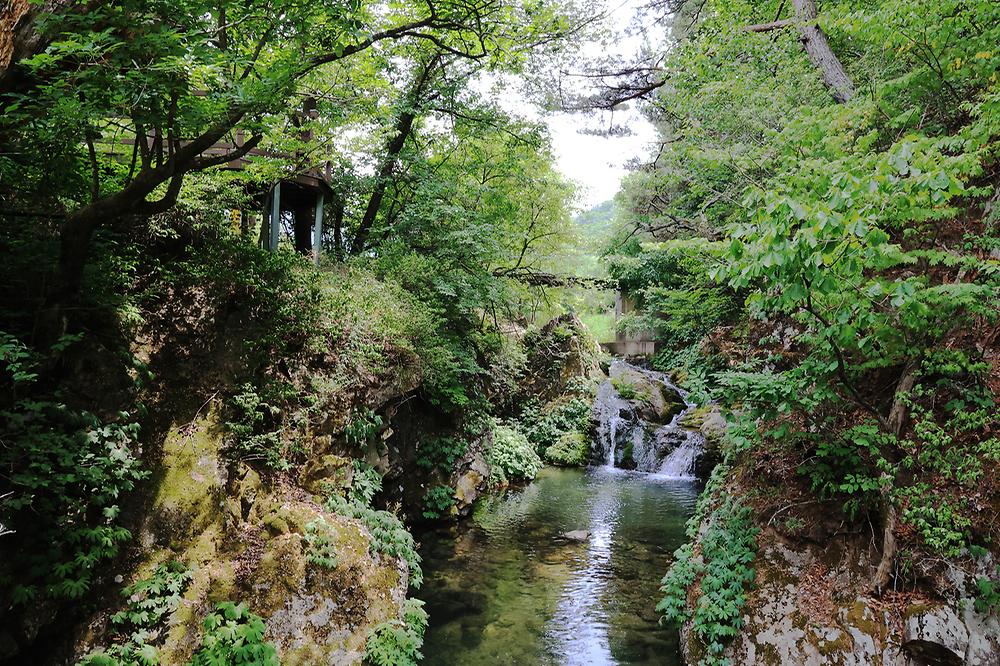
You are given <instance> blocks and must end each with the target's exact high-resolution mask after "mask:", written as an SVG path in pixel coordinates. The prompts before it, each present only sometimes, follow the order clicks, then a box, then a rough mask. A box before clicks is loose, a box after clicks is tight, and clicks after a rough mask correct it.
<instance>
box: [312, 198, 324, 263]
mask: <svg viewBox="0 0 1000 666" xmlns="http://www.w3.org/2000/svg"><path fill="white" fill-rule="evenodd" d="M322 249H323V190H320V191H319V192H318V193H317V194H316V223H315V225H314V226H313V261H315V262H316V265H317V266H318V265H319V253H320V250H322Z"/></svg>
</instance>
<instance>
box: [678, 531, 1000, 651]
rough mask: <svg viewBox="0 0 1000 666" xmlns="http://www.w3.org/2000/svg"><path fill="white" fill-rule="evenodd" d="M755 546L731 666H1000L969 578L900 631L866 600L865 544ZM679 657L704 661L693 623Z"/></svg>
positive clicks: (995, 630)
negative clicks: (750, 580) (751, 578)
mask: <svg viewBox="0 0 1000 666" xmlns="http://www.w3.org/2000/svg"><path fill="white" fill-rule="evenodd" d="M704 529H705V526H704V525H703V526H702V533H703V532H704ZM758 544H759V546H760V549H759V552H758V555H757V559H756V561H755V562H754V569H755V571H756V580H755V582H754V587H753V590H752V591H751V592H750V593H749V594H748V596H747V602H746V606H745V607H744V609H743V618H742V619H743V628H742V630H741V631H740V633H739V634H738V635H737V636H736V637H735V638H734V639H733V641H732V642H731V643H730V644H729V645H728V646H727V648H726V650H725V654H724V656H725V657H726V658H728V659H729V660H730V662H731V663H734V664H757V665H758V666H826V665H828V664H836V665H838V666H868V665H869V664H881V665H882V666H1000V623H998V621H997V618H995V617H992V616H989V615H984V614H982V613H979V612H977V611H976V610H975V604H974V600H973V598H972V596H971V595H972V594H973V591H972V585H971V583H970V581H971V580H972V579H971V578H969V580H962V581H958V584H957V585H956V586H955V589H954V594H953V596H951V597H950V598H949V599H946V600H941V601H936V602H933V603H929V602H925V603H921V604H912V605H911V606H910V607H909V608H907V609H906V611H905V613H904V619H903V622H902V626H900V622H899V617H898V615H895V614H894V612H893V611H892V610H891V609H890V607H888V606H887V605H886V604H885V603H884V601H883V600H879V599H877V598H874V597H872V596H869V589H870V575H871V571H872V570H873V569H874V566H875V563H876V561H875V560H874V559H873V557H872V556H871V553H869V551H868V549H867V548H866V544H864V543H862V540H859V539H858V538H856V537H855V536H852V535H846V534H841V535H837V536H835V537H833V538H827V539H825V540H824V541H823V542H813V541H812V540H809V541H808V542H802V541H799V540H795V541H793V540H790V539H787V538H785V537H784V536H783V535H782V534H780V533H779V532H778V531H777V530H776V529H774V528H768V529H765V530H764V532H763V533H762V534H761V535H760V536H759V537H758ZM897 612H898V611H897ZM682 651H683V653H684V658H685V660H686V662H687V663H689V664H696V663H698V662H699V659H701V657H702V656H703V648H702V647H701V646H700V644H699V643H698V641H697V640H696V639H695V636H694V633H693V631H692V627H691V624H690V622H689V623H687V624H686V625H685V626H684V627H683V628H682Z"/></svg>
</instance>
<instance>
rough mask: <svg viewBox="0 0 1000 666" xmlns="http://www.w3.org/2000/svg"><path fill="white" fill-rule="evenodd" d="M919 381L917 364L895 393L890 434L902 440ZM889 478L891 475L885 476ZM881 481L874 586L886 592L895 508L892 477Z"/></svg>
mask: <svg viewBox="0 0 1000 666" xmlns="http://www.w3.org/2000/svg"><path fill="white" fill-rule="evenodd" d="M916 381H917V371H916V367H915V366H914V365H908V366H907V367H906V368H905V369H904V370H903V375H902V377H900V379H899V383H898V384H896V392H895V394H894V396H893V401H892V408H891V409H890V410H889V417H888V418H887V419H886V423H887V425H888V428H889V432H890V433H891V434H892V435H893V436H895V437H897V438H898V437H899V436H900V435H901V434H902V432H903V428H904V427H905V426H906V419H907V417H908V416H909V409H908V408H907V406H906V402H905V398H906V396H907V394H909V392H910V391H912V390H913V385H914V384H915V383H916ZM891 462H894V461H891ZM886 477H888V475H886ZM886 477H884V478H883V479H882V487H881V489H880V490H879V515H880V518H881V521H882V557H881V559H880V560H879V563H878V567H876V569H875V577H874V579H873V581H872V587H873V588H874V589H875V591H876V592H883V591H884V590H886V589H887V588H888V585H889V582H890V581H891V580H892V570H893V567H894V566H895V563H896V522H897V519H898V516H897V515H896V505H895V504H894V503H893V501H892V486H891V485H890V482H891V481H892V479H891V478H886Z"/></svg>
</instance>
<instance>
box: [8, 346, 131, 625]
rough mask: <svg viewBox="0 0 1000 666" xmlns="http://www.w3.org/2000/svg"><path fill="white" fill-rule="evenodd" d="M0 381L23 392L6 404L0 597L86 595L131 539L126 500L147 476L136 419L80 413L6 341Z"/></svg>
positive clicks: (24, 350)
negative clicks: (41, 382)
mask: <svg viewBox="0 0 1000 666" xmlns="http://www.w3.org/2000/svg"><path fill="white" fill-rule="evenodd" d="M0 354H2V356H0V368H2V369H3V374H2V375H0V382H2V383H4V384H8V383H9V387H8V388H10V389H11V391H12V392H13V393H15V394H19V395H21V396H24V397H22V398H20V399H15V400H14V401H13V402H12V403H9V404H7V405H6V406H5V405H4V403H2V402H0V421H2V423H3V425H2V426H0V429H2V430H0V432H2V435H0V437H2V440H3V442H4V445H3V446H2V447H0V478H2V479H3V480H4V482H5V483H4V485H5V488H6V492H5V493H0V495H2V497H0V525H2V526H3V527H2V528H0V531H4V532H7V533H6V534H5V535H4V536H3V539H4V542H5V548H6V552H7V553H8V555H7V556H6V557H4V558H2V560H0V588H2V590H3V592H0V598H2V599H3V600H4V602H5V603H6V604H9V605H12V606H17V607H25V606H27V605H31V604H37V603H41V602H42V600H43V599H53V600H67V599H79V598H81V597H83V596H84V595H85V594H86V593H87V592H88V591H89V590H91V588H92V587H93V586H94V584H95V582H96V579H97V578H98V576H99V575H100V574H101V572H102V570H103V567H104V566H105V565H106V564H107V562H109V561H110V560H111V559H113V558H114V557H115V556H116V555H118V553H119V551H120V549H121V547H122V545H123V544H124V543H125V542H127V541H128V540H129V539H130V538H131V534H130V533H129V531H128V530H127V529H126V528H125V527H124V526H123V525H122V523H121V519H120V515H121V510H122V501H123V499H124V496H125V495H127V494H128V493H129V492H131V491H132V490H133V489H134V488H135V487H136V485H137V484H138V483H140V482H141V481H142V480H143V479H145V478H146V477H147V476H148V472H146V471H145V470H143V469H142V467H141V464H140V462H139V460H138V457H137V455H136V453H135V451H134V450H135V449H137V448H138V444H137V439H138V435H139V425H138V423H136V422H134V421H133V419H132V417H131V416H130V415H129V414H126V413H124V412H123V413H120V414H118V415H117V418H116V419H114V420H106V419H102V418H99V417H98V416H96V415H94V414H91V413H89V412H87V411H83V410H79V409H73V408H71V407H69V406H67V405H66V404H65V403H63V402H62V401H61V400H59V396H58V394H56V393H53V392H51V391H45V390H42V389H40V387H38V386H37V385H36V380H37V374H36V372H35V368H36V363H37V357H36V355H35V354H34V352H32V351H31V350H30V349H29V348H28V347H27V346H26V345H23V344H22V343H20V342H19V341H18V340H17V339H16V338H14V337H13V336H11V335H4V336H3V337H2V338H0Z"/></svg>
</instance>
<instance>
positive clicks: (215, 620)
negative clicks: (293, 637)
mask: <svg viewBox="0 0 1000 666" xmlns="http://www.w3.org/2000/svg"><path fill="white" fill-rule="evenodd" d="M204 626H205V635H204V636H203V637H202V642H201V644H202V647H201V648H200V649H199V650H198V651H197V652H196V653H195V655H194V658H193V659H192V660H191V664H190V666H280V664H281V662H280V661H279V660H278V651H277V650H276V649H275V647H274V645H272V644H271V643H268V642H267V641H265V640H264V631H265V630H266V627H265V625H264V620H263V619H261V618H260V616H258V615H255V614H254V613H251V612H250V611H249V610H247V607H246V606H245V605H243V604H235V603H233V602H231V601H225V602H222V603H220V604H217V605H216V607H215V611H214V612H212V613H209V615H208V617H206V618H205V622H204Z"/></svg>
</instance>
